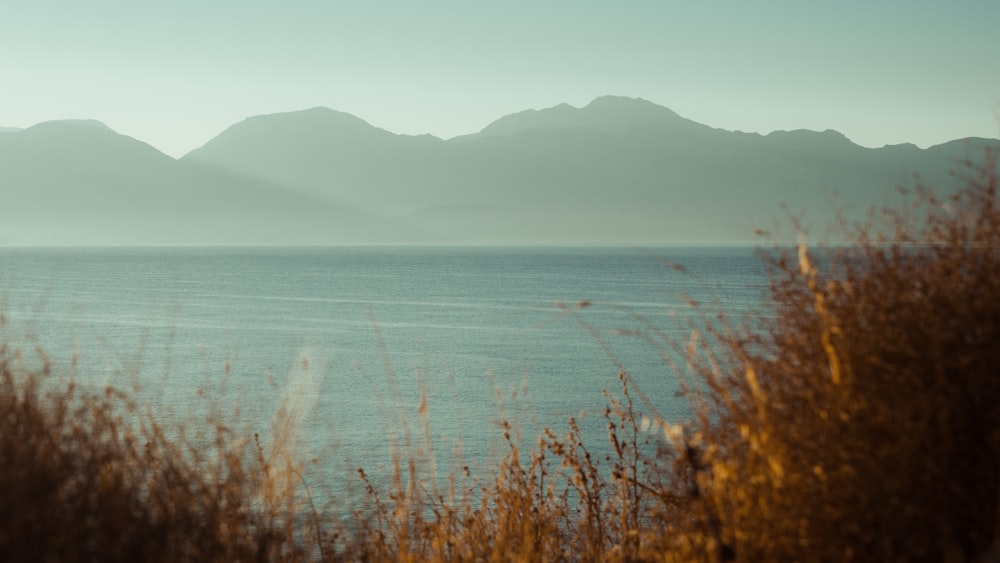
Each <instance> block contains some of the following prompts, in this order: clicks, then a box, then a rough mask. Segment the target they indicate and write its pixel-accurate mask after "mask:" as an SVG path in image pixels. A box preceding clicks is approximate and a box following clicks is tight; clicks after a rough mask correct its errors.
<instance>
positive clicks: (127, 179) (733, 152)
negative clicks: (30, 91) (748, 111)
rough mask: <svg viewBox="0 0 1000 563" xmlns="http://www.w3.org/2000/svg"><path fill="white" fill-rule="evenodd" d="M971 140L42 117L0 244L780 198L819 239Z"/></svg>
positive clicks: (411, 231) (320, 114)
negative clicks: (143, 138) (139, 124)
mask: <svg viewBox="0 0 1000 563" xmlns="http://www.w3.org/2000/svg"><path fill="white" fill-rule="evenodd" d="M986 146H991V147H994V148H996V149H998V150H1000V141H997V140H992V139H964V140H958V141H953V142H950V143H945V144H943V145H939V146H936V147H931V148H929V149H920V148H917V147H916V146H913V145H909V144H904V145H893V146H887V147H883V148H880V149H869V148H864V147H860V146H858V145H856V144H854V143H852V142H851V141H850V140H848V139H847V138H846V137H844V136H843V135H842V134H840V133H838V132H836V131H824V132H814V131H781V132H775V133H771V134H769V135H759V134H755V133H741V132H732V131H724V130H720V129H713V128H710V127H708V126H705V125H702V124H699V123H696V122H694V121H691V120H688V119H685V118H683V117H681V116H679V115H677V114H676V113H674V112H673V111H671V110H669V109H667V108H664V107H661V106H658V105H656V104H653V103H651V102H648V101H645V100H641V99H633V98H623V97H614V96H606V97H602V98H598V99H596V100H594V101H593V102H591V103H590V104H588V105H587V106H585V107H582V108H575V107H572V106H569V105H566V104H562V105H559V106H555V107H552V108H548V109H542V110H528V111H524V112H519V113H515V114H511V115H508V116H505V117H502V118H500V119H498V120H496V121H495V122H493V123H491V124H489V125H488V126H486V127H485V128H483V130H482V131H480V132H479V133H475V134H472V135H465V136H462V137H456V138H453V139H449V140H442V139H439V138H436V137H433V136H430V135H422V136H407V135H397V134H394V133H391V132H389V131H385V130H383V129H379V128H376V127H373V126H371V125H370V124H369V123H367V122H365V121H364V120H362V119H359V118H357V117H355V116H353V115H350V114H346V113H342V112H337V111H334V110H330V109H326V108H313V109H308V110H304V111H297V112H290V113H282V114H273V115H262V116H257V117H251V118H248V119H245V120H244V121H242V122H240V123H237V124H235V125H233V126H231V127H229V128H228V129H226V130H225V131H223V132H222V133H221V134H219V135H218V136H217V137H215V138H214V139H212V140H210V141H209V142H208V143H206V144H205V145H204V146H202V147H201V148H198V149H196V150H194V151H192V152H191V153H189V154H187V155H185V156H184V157H183V158H181V159H179V160H175V159H172V158H170V157H168V156H166V155H164V154H162V153H160V152H159V151H157V150H156V149H154V148H153V147H150V146H149V145H146V144H144V143H142V142H140V141H137V140H135V139H132V138H130V137H126V136H123V135H119V134H117V133H115V132H114V131H112V130H110V129H108V128H107V127H105V126H104V125H102V124H100V123H99V122H93V121H59V122H48V123H42V124H39V125H36V126H34V127H31V128H28V129H25V130H19V131H8V132H6V133H5V134H3V135H0V186H3V193H4V202H3V203H4V205H3V206H2V207H0V244H69V243H78V244H331V243H354V244H356V243H366V242H385V243H496V244H506V243H526V242H541V243H694V242H750V241H753V240H754V236H753V231H754V229H756V228H764V229H770V228H771V227H772V226H773V224H774V222H775V218H776V217H777V218H780V217H781V211H779V205H780V204H782V203H785V204H787V205H788V207H789V208H790V209H792V210H799V209H806V210H808V214H807V215H806V220H805V223H806V224H807V225H809V226H811V227H812V228H813V232H814V234H817V235H821V234H822V231H823V229H824V228H825V227H826V226H828V225H829V224H830V223H831V222H832V221H833V215H834V213H833V209H834V206H835V205H840V206H841V207H843V208H845V210H846V211H845V212H846V215H847V216H848V217H849V218H856V217H860V216H861V212H862V211H864V210H865V209H867V208H868V207H869V206H871V205H878V204H882V203H884V202H886V201H887V200H888V199H890V198H892V197H893V195H892V194H893V191H892V188H893V187H894V186H895V185H897V184H904V185H906V184H911V183H912V178H913V174H919V175H920V177H921V178H922V180H923V181H925V182H926V183H928V184H931V185H937V186H940V187H941V188H943V189H949V188H951V187H954V186H955V185H956V179H955V178H954V177H953V176H952V175H951V172H952V171H953V170H955V169H956V168H958V167H960V162H961V161H962V160H964V159H966V158H978V157H980V156H981V155H982V149H983V147H986ZM834 192H837V193H838V194H839V199H838V200H837V201H836V202H834V201H833V199H832V194H833V193H834ZM779 222H780V221H779ZM786 223H787V222H786Z"/></svg>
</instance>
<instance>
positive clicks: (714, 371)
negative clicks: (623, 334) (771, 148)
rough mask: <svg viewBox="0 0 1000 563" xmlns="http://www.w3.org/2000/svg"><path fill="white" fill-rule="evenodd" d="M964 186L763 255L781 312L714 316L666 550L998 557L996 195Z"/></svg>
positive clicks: (979, 178) (993, 174) (972, 170)
mask: <svg viewBox="0 0 1000 563" xmlns="http://www.w3.org/2000/svg"><path fill="white" fill-rule="evenodd" d="M966 171H967V172H968V174H967V176H966V178H965V180H966V182H967V186H966V187H965V188H964V189H963V190H961V191H960V192H959V193H957V194H955V195H952V196H950V197H945V198H940V197H938V196H936V195H934V193H933V192H932V191H931V190H928V189H926V188H923V187H918V188H917V190H916V191H915V193H913V194H911V199H910V201H911V202H912V203H913V205H912V207H909V208H904V209H885V210H882V211H881V213H879V214H878V215H877V216H876V215H875V214H873V216H872V218H871V221H870V222H869V223H867V224H865V225H860V226H855V227H854V229H855V230H854V231H853V232H854V236H853V239H854V240H855V241H856V243H855V244H853V245H851V246H846V247H841V248H819V249H814V250H810V249H807V248H806V247H805V246H800V247H799V248H797V249H796V250H795V251H790V252H789V251H786V252H777V253H775V254H773V255H771V257H770V266H771V272H772V285H771V297H772V299H773V302H774V306H775V308H776V313H777V315H776V316H775V318H773V319H772V320H761V321H760V322H761V323H763V324H762V325H760V326H758V327H757V328H756V329H755V330H754V331H752V332H751V331H737V330H735V329H723V330H713V331H710V334H709V335H708V337H707V338H706V341H707V342H709V344H708V345H707V346H705V347H702V348H699V349H698V351H697V352H696V354H694V356H693V357H692V361H693V364H694V365H695V369H696V371H697V372H698V374H699V375H700V376H701V378H702V380H703V381H704V383H705V386H706V389H707V391H706V392H705V393H704V394H703V395H702V398H703V402H702V403H701V405H700V408H699V411H698V416H697V417H696V420H695V421H693V423H692V424H691V425H689V426H688V427H687V428H685V429H683V430H682V431H678V432H676V433H675V444H676V446H677V450H678V451H682V452H685V454H684V455H683V456H681V458H680V459H679V460H678V461H677V464H676V466H675V467H676V469H675V482H674V487H675V492H679V493H680V496H681V497H682V498H683V499H684V506H683V507H682V508H681V509H679V510H676V511H675V512H674V514H671V515H669V522H668V523H669V531H668V534H667V535H666V536H665V537H664V538H662V543H661V545H660V546H659V547H658V548H657V549H658V550H660V551H665V552H668V553H675V554H679V556H681V557H679V558H682V559H687V558H691V559H700V560H709V561H712V560H737V561H794V560H798V561H809V560H815V561H821V560H836V561H842V560H845V561H846V560H859V561H889V560H892V561H924V560H926V561H930V560H933V561H939V560H949V561H968V560H975V559H976V558H981V559H982V560H991V561H992V560H996V558H997V556H998V555H1000V518H998V516H1000V513H998V502H1000V408H998V405H1000V207H998V201H997V189H998V180H997V177H998V175H997V170H996V158H995V155H992V154H989V153H988V154H987V157H986V159H985V163H984V164H983V165H981V166H973V164H972V163H971V162H970V163H967V168H966Z"/></svg>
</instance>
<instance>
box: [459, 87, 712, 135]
mask: <svg viewBox="0 0 1000 563" xmlns="http://www.w3.org/2000/svg"><path fill="white" fill-rule="evenodd" d="M692 125H696V124H695V123H694V122H693V121H690V120H688V119H685V118H683V117H681V116H679V115H677V114H676V113H675V112H674V111H672V110H670V109H668V108H665V107H663V106H660V105H657V104H654V103H653V102H650V101H648V100H644V99H642V98H629V97H625V96H601V97H599V98H595V99H594V100H593V101H591V102H590V103H589V104H587V105H586V106H583V107H581V108H576V107H573V106H571V105H569V104H566V103H563V104H559V105H557V106H553V107H550V108H546V109H541V110H535V109H529V110H525V111H521V112H518V113H512V114H510V115H506V116H504V117H501V118H500V119H498V120H496V121H494V122H493V123H491V124H489V125H488V126H486V127H485V128H484V129H483V130H482V131H480V132H479V133H478V134H475V135H473V137H511V136H514V135H517V134H519V133H523V132H525V131H530V130H535V129H591V130H595V131H601V132H605V133H623V132H625V131H629V130H634V129H650V128H677V127H690V126H692Z"/></svg>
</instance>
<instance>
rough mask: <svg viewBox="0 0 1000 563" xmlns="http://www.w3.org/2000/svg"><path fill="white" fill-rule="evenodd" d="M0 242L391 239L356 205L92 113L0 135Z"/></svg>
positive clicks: (140, 243) (33, 243)
mask: <svg viewBox="0 0 1000 563" xmlns="http://www.w3.org/2000/svg"><path fill="white" fill-rule="evenodd" d="M0 185H2V186H4V202H3V206H2V207H0V244H8V245H9V244H19V245H37V244H62V245H67V244H69V245H76V244H87V245H108V244H111V245H123V244H124V245H146V244H293V243H294V244H301V243H303V242H319V241H339V242H372V241H379V240H382V239H381V238H380V237H387V238H388V239H389V240H395V239H396V237H398V236H401V235H404V234H405V235H408V234H410V232H409V231H405V232H401V233H392V232H391V230H389V229H380V228H379V227H380V221H378V220H377V219H376V218H374V217H368V216H366V215H365V214H364V213H363V212H360V211H356V210H347V209H344V208H342V207H339V206H337V205H336V204H334V203H331V202H328V201H324V200H320V199H317V198H310V197H308V196H307V195H304V194H301V193H298V192H295V191H291V190H288V189H286V188H283V187H281V186H277V185H274V184H268V183H266V182H262V181H260V180H256V179H252V178H246V177H243V176H239V175H237V174H235V173H228V172H224V171H221V170H219V169H217V168H215V167H210V166H205V165H202V164H199V163H195V162H180V161H177V160H174V159H173V158H170V157H169V156H166V155H164V154H163V153H161V152H159V151H157V150H156V149H154V148H153V147H151V146H149V145H147V144H145V143H142V142H139V141H137V140H135V139H132V138H130V137H126V136H124V135H119V134H118V133H115V132H114V131H112V130H111V129H109V128H107V127H106V126H104V125H103V124H101V123H99V122H96V121H54V122H47V123H41V124H38V125H35V126H34V127H30V128H28V129H25V130H23V131H19V132H13V133H9V134H4V135H0Z"/></svg>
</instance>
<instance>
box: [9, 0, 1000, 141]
mask: <svg viewBox="0 0 1000 563" xmlns="http://www.w3.org/2000/svg"><path fill="white" fill-rule="evenodd" d="M997 22H1000V2H997V1H996V0H952V1H949V2H945V1H940V2H927V1H923V0H908V1H899V0H885V1H879V0H866V1H855V0H840V1H839V2H824V3H811V2H801V1H757V2H735V1H721V0H720V1H718V2H690V1H684V2H680V1H673V0H654V1H646V0H634V1H621V2H610V1H603V2H597V1H590V0H576V1H562V0H549V1H544V2H539V1H537V0H535V1H531V2H527V1H521V0H508V1H505V2H485V1H478V0H464V1H450V2H446V1H440V0H422V1H420V2H412V1H408V2H403V1H386V0H369V1H366V2H341V1H337V0H326V1H303V0H288V1H284V2H273V1H269V2H257V1H254V0H242V1H238V2H237V1H229V0H219V1H212V0H198V1H194V0H172V1H171V2H155V3H154V2H138V1H135V0H90V1H88V2H79V1H77V0H72V1H49V0H34V1H31V2H28V1H22V0H10V1H5V2H3V3H2V4H0V126H13V127H28V126H31V125H33V124H35V123H38V122H42V121H47V120H52V119H97V120H100V121H102V122H104V123H105V124H107V125H108V126H110V127H111V128H113V129H115V130H116V131H118V132H120V133H123V134H126V135H129V136H132V137H135V138H137V139H140V140H143V141H145V142H147V143H149V144H151V145H153V146H154V147H156V148H158V149H160V150H162V151H163V152H165V153H167V154H170V155H172V156H175V157H180V156H182V155H183V154H185V153H186V152H188V151H190V150H192V149H195V148H197V147H199V146H201V145H202V144H204V143H205V142H207V141H208V140H209V139H211V138H212V137H214V136H215V135H217V134H219V133H220V132H222V131H223V130H224V129H225V128H226V127H228V126H229V125H232V124H234V123H236V122H238V121H240V120H242V119H244V118H246V117H249V116H252V115H259V114H267V113H277V112H283V111H294V110H299V109H306V108H310V107H315V106H326V107H330V108H332V109H336V110H339V111H345V112H348V113H352V114H354V115H356V116H358V117H361V118H362V119H365V120H366V121H368V122H369V123H371V124H372V125H375V126H378V127H382V128H385V129H387V130H389V131H392V132H394V133H404V134H423V133H431V134H433V135H437V136H439V137H442V138H449V137H452V136H455V135H461V134H467V133H473V132H476V131H478V130H480V129H482V128H483V127H485V126H486V125H488V124H489V123H490V122H492V121H493V120H495V119H497V118H499V117H501V116H503V115H505V114H509V113H513V112H517V111H521V110H524V109H528V108H536V109H540V108H544V107H550V106H554V105H557V104H560V103H564V102H565V103H569V104H571V105H574V106H578V107H579V106H583V105H586V104H587V103H588V102H589V101H590V100H592V99H593V98H596V97H598V96H602V95H606V94H614V95H621V96H632V97H639V98H644V99H647V100H650V101H652V102H655V103H657V104H660V105H663V106H666V107H669V108H671V109H673V110H674V111H676V112H677V113H679V114H681V115H683V116H685V117H688V118H690V119H693V120H695V121H698V122H700V123H705V124H707V125H710V126H712V127H717V128H721V129H728V130H740V131H755V132H759V133H765V134H766V133H768V132H770V131H774V130H791V129H814V130H825V129H836V130H838V131H841V132H842V133H844V134H845V135H847V137H848V138H850V139H851V140H853V141H854V142H856V143H858V144H861V145H864V146H870V147H880V146H883V145H885V144H894V143H901V142H913V143H915V144H917V145H919V146H922V147H926V146H929V145H934V144H938V143H941V142H945V141H947V140H951V139H956V138H961V137H967V136H981V137H1000V117H998V116H1000V33H998V28H997Z"/></svg>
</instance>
